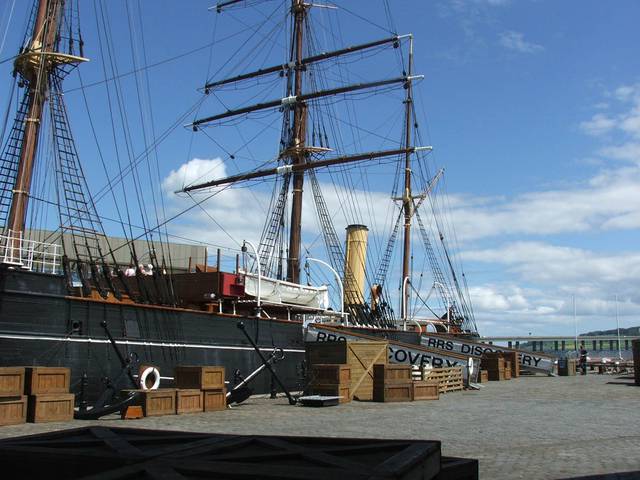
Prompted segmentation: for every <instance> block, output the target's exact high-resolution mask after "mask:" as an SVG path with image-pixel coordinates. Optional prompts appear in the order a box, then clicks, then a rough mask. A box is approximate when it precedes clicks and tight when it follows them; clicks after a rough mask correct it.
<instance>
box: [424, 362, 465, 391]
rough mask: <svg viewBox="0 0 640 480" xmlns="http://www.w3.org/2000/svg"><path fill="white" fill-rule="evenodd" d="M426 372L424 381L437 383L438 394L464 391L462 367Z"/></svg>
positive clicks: (434, 369)
mask: <svg viewBox="0 0 640 480" xmlns="http://www.w3.org/2000/svg"><path fill="white" fill-rule="evenodd" d="M427 372H428V373H427V374H426V376H425V380H427V381H430V382H438V384H439V389H440V393H448V392H455V391H459V390H463V389H464V383H463V377H462V367H449V368H432V369H431V370H428V371H427Z"/></svg>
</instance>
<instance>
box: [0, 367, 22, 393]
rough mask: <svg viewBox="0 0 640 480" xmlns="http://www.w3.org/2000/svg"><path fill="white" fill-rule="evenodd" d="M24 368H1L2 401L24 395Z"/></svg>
mask: <svg viewBox="0 0 640 480" xmlns="http://www.w3.org/2000/svg"><path fill="white" fill-rule="evenodd" d="M24 375H25V371H24V367H0V400H2V398H4V397H20V396H22V394H23V393H24Z"/></svg>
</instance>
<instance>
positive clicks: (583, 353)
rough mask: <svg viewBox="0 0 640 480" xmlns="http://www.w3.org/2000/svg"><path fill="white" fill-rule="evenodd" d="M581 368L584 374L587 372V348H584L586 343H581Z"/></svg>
mask: <svg viewBox="0 0 640 480" xmlns="http://www.w3.org/2000/svg"><path fill="white" fill-rule="evenodd" d="M580 370H581V371H582V375H586V374H587V350H586V348H584V343H583V344H582V345H580Z"/></svg>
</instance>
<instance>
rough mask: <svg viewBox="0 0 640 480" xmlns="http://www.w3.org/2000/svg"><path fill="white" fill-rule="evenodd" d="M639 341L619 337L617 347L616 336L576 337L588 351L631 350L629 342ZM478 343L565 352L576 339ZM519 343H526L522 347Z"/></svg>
mask: <svg viewBox="0 0 640 480" xmlns="http://www.w3.org/2000/svg"><path fill="white" fill-rule="evenodd" d="M632 340H640V335H620V346H619V347H618V336H617V335H593V336H591V335H589V336H587V335H578V344H577V345H578V346H580V345H582V344H584V346H585V348H586V349H587V350H590V351H599V350H600V351H602V350H631V341H632ZM480 341H481V342H483V343H489V344H493V343H499V344H507V346H508V347H509V348H523V347H526V348H527V349H531V350H533V351H534V352H535V351H538V352H542V351H544V350H547V351H559V352H562V351H565V350H575V349H576V343H575V342H576V337H575V336H552V335H551V336H550V335H544V336H540V335H536V336H534V335H521V336H507V337H480ZM552 342H553V348H548V346H546V348H545V343H552ZM521 343H527V344H528V345H526V346H524V345H521Z"/></svg>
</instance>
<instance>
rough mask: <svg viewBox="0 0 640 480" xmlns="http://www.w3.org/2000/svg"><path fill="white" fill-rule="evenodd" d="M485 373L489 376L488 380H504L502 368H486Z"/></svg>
mask: <svg viewBox="0 0 640 480" xmlns="http://www.w3.org/2000/svg"><path fill="white" fill-rule="evenodd" d="M487 375H488V377H489V381H490V382H499V381H502V380H504V379H505V378H504V368H501V369H498V370H494V369H489V370H487Z"/></svg>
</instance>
